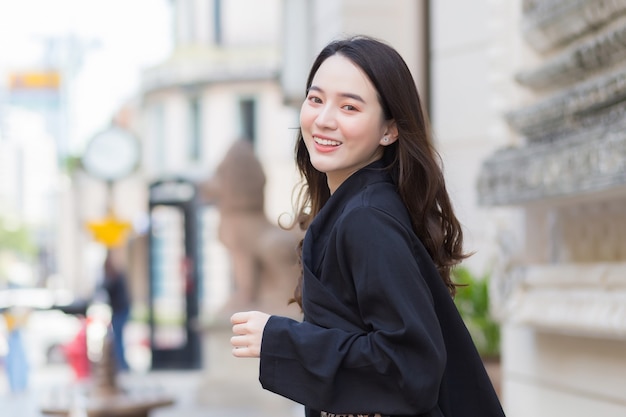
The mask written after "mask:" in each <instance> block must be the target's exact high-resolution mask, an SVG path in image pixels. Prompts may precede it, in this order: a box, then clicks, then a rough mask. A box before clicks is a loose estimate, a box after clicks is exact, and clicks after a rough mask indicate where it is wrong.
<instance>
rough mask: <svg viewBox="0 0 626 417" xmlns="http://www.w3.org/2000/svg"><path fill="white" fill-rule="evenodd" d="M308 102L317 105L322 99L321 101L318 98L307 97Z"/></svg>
mask: <svg viewBox="0 0 626 417" xmlns="http://www.w3.org/2000/svg"><path fill="white" fill-rule="evenodd" d="M309 101H311V102H313V103H318V104H319V103H321V102H322V99H321V98H319V97H316V96H310V97H309Z"/></svg>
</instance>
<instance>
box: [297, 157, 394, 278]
mask: <svg viewBox="0 0 626 417" xmlns="http://www.w3.org/2000/svg"><path fill="white" fill-rule="evenodd" d="M378 182H392V180H391V176H390V175H389V173H388V172H387V170H386V169H385V163H384V162H383V161H382V160H378V161H375V162H372V163H371V164H369V165H367V166H366V167H363V168H361V169H360V170H358V171H357V172H355V173H354V174H352V175H351V176H349V177H348V178H347V179H346V180H345V181H344V182H343V183H342V184H341V185H340V186H339V187H338V188H337V190H335V192H334V193H333V194H332V195H331V196H330V198H329V199H328V201H327V202H326V204H325V205H324V207H322V209H321V210H320V212H319V213H318V214H317V216H315V218H314V219H313V221H312V222H311V224H310V225H309V229H308V230H307V233H306V235H305V238H304V245H303V248H302V250H303V252H302V261H303V263H304V264H305V266H308V267H309V269H310V270H311V271H312V272H314V273H316V274H317V272H318V268H319V266H320V265H321V263H322V260H323V258H324V252H325V249H326V246H327V242H328V238H329V236H330V232H331V231H332V229H333V228H334V226H335V223H337V220H338V219H339V217H340V216H341V215H342V213H343V211H344V209H345V207H346V205H347V204H348V202H349V201H350V200H351V199H352V198H353V197H354V196H356V195H358V194H359V193H360V192H361V191H362V190H363V189H365V188H366V187H367V186H368V185H370V184H374V183H378Z"/></svg>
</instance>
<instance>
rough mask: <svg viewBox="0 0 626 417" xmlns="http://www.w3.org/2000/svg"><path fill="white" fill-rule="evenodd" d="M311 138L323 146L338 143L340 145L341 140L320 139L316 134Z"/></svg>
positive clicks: (336, 144)
mask: <svg viewBox="0 0 626 417" xmlns="http://www.w3.org/2000/svg"><path fill="white" fill-rule="evenodd" d="M313 139H314V140H315V143H317V144H320V145H324V146H339V145H341V142H337V141H336V140H330V139H321V138H318V137H316V136H313Z"/></svg>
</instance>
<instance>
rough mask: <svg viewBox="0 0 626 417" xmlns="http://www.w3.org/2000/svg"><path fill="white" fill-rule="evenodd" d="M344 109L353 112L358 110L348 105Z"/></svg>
mask: <svg viewBox="0 0 626 417" xmlns="http://www.w3.org/2000/svg"><path fill="white" fill-rule="evenodd" d="M343 109H344V110H350V111H352V110H356V107H354V106H353V105H351V104H346V105H345V106H343Z"/></svg>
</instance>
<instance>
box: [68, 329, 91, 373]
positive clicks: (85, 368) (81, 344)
mask: <svg viewBox="0 0 626 417" xmlns="http://www.w3.org/2000/svg"><path fill="white" fill-rule="evenodd" d="M80 323H81V326H80V330H79V331H78V333H76V336H74V339H72V341H71V342H69V343H67V344H65V345H64V346H63V351H64V352H65V356H66V358H67V363H68V364H69V365H70V367H71V368H72V370H73V371H74V376H75V377H76V379H77V380H79V381H80V380H83V379H86V378H88V377H89V375H90V373H91V366H90V364H89V357H88V356H87V325H88V319H86V318H81V320H80Z"/></svg>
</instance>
